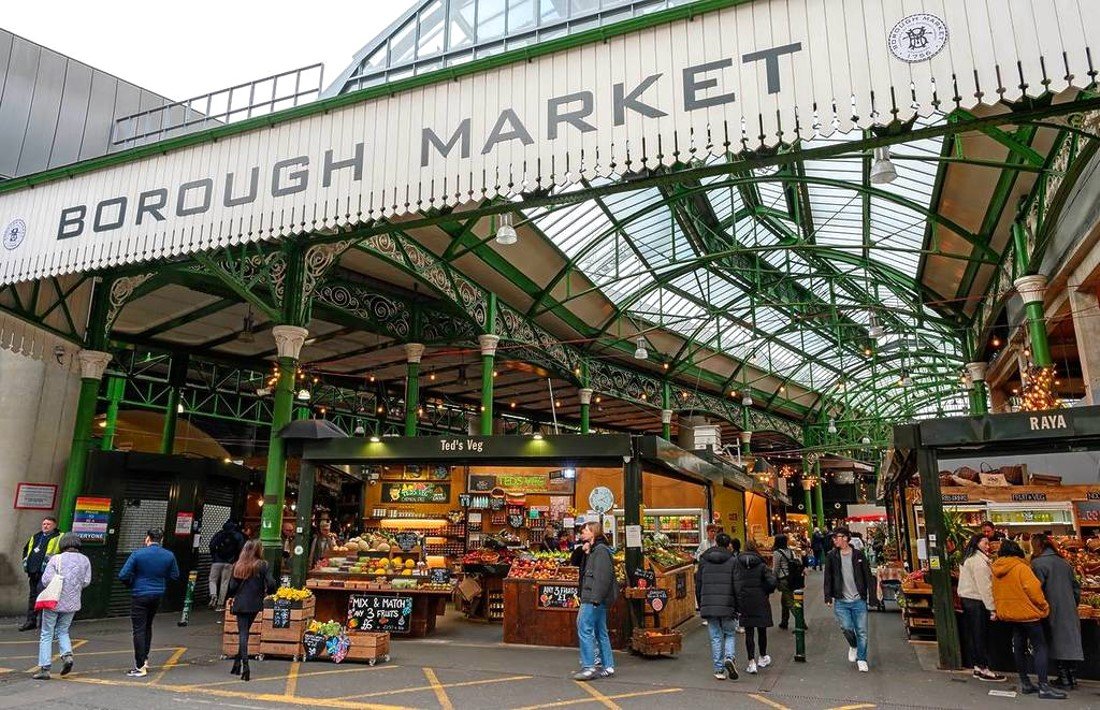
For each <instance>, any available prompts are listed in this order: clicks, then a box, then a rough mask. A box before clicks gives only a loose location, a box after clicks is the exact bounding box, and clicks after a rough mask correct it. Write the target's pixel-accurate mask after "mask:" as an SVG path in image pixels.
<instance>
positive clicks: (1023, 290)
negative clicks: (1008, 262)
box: [1012, 222, 1054, 367]
mask: <svg viewBox="0 0 1100 710" xmlns="http://www.w3.org/2000/svg"><path fill="white" fill-rule="evenodd" d="M1012 242H1013V247H1014V249H1015V252H1016V253H1015V256H1016V273H1017V277H1016V280H1015V281H1014V282H1013V285H1014V286H1015V287H1016V291H1017V292H1019V294H1020V298H1022V299H1023V301H1024V311H1025V313H1026V314H1027V328H1028V334H1029V336H1030V339H1031V361H1032V362H1033V363H1034V364H1035V365H1036V366H1038V367H1050V366H1051V365H1053V364H1054V360H1053V359H1052V358H1051V356H1050V343H1049V342H1048V340H1047V331H1046V314H1045V313H1044V311H1043V298H1044V296H1045V295H1046V284H1047V279H1046V277H1045V276H1043V275H1041V274H1029V273H1028V271H1029V270H1030V268H1031V264H1030V260H1031V257H1030V255H1029V254H1028V244H1027V231H1026V230H1025V229H1024V226H1023V225H1022V224H1020V223H1019V222H1016V223H1014V224H1013V225H1012Z"/></svg>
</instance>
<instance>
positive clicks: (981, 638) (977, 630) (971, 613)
mask: <svg viewBox="0 0 1100 710" xmlns="http://www.w3.org/2000/svg"><path fill="white" fill-rule="evenodd" d="M991 565H992V562H991V560H990V558H989V538H987V537H986V536H985V535H982V534H980V533H979V534H977V535H974V536H973V537H971V538H970V542H969V543H967V545H966V549H964V550H963V563H962V566H961V567H960V568H959V598H960V599H961V600H962V610H963V629H964V631H965V633H966V640H967V644H966V646H967V648H968V649H969V650H970V661H971V664H970V665H972V666H973V667H974V677H975V678H977V679H978V680H982V681H987V682H994V683H1000V682H1003V681H1004V679H1005V677H1004V676H1003V675H1001V674H1000V673H994V672H993V671H992V670H990V668H989V622H991V621H996V619H997V614H996V611H997V607H996V604H995V603H994V601H993V568H992V566H991Z"/></svg>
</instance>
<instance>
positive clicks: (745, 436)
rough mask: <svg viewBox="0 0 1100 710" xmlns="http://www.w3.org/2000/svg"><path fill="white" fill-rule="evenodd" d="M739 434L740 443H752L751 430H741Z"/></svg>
mask: <svg viewBox="0 0 1100 710" xmlns="http://www.w3.org/2000/svg"><path fill="white" fill-rule="evenodd" d="M740 436H741V443H742V444H744V445H746V446H748V445H749V444H750V443H752V432H751V431H743V432H741V434H740Z"/></svg>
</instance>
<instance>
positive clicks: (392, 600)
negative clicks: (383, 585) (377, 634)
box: [348, 594, 413, 634]
mask: <svg viewBox="0 0 1100 710" xmlns="http://www.w3.org/2000/svg"><path fill="white" fill-rule="evenodd" d="M412 608H413V600H412V597H389V596H382V595H379V594H352V595H351V598H350V599H349V601H348V628H351V629H357V630H360V631H389V632H390V633H391V634H407V633H409V626H410V624H409V622H410V621H412Z"/></svg>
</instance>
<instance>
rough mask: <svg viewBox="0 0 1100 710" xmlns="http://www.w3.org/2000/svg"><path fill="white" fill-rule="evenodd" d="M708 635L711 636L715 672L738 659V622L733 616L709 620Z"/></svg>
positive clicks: (711, 655)
mask: <svg viewBox="0 0 1100 710" xmlns="http://www.w3.org/2000/svg"><path fill="white" fill-rule="evenodd" d="M707 633H709V634H710V657H711V660H713V661H714V670H715V671H720V670H723V669H724V668H725V665H724V662H725V660H726V659H727V658H728V659H730V660H731V661H732V660H733V659H734V658H736V657H737V648H736V645H735V644H736V642H737V621H736V620H735V619H734V618H733V617H732V616H727V617H725V618H718V617H710V618H708V619H707Z"/></svg>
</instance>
